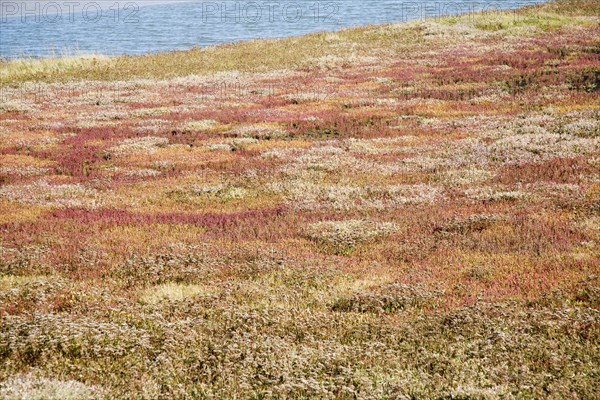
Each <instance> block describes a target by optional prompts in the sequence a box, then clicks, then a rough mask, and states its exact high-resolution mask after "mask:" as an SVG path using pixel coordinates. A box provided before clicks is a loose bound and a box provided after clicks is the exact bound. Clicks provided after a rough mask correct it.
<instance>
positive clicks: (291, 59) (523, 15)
mask: <svg viewBox="0 0 600 400" xmlns="http://www.w3.org/2000/svg"><path fill="white" fill-rule="evenodd" d="M598 9H599V5H598V2H596V1H594V0H566V1H559V2H552V3H550V4H545V5H540V6H534V7H528V8H524V9H521V10H519V11H518V12H516V13H515V12H500V13H497V12H493V13H488V16H485V15H480V16H478V17H476V18H473V17H472V16H466V17H462V18H445V19H443V20H442V21H441V22H442V23H455V22H459V23H463V24H466V25H471V26H475V27H478V28H484V29H492V30H511V29H514V28H518V27H541V28H543V29H559V28H560V27H561V26H565V25H573V24H584V25H585V24H586V20H585V19H581V18H579V17H580V16H597V15H598V13H599V11H598ZM589 23H592V22H589ZM419 26H420V24H419V23H412V24H407V25H406V26H405V27H403V28H402V29H399V30H395V31H394V33H393V34H390V33H389V32H386V31H385V29H381V28H380V27H366V28H355V29H346V30H343V31H341V32H340V34H339V35H338V37H339V39H340V40H341V42H340V41H335V42H331V41H328V40H327V38H328V34H327V33H318V34H312V35H306V36H302V37H294V38H288V39H278V40H255V41H248V42H243V43H239V44H229V45H222V46H217V47H209V48H204V49H192V50H189V51H177V52H170V53H161V54H156V55H146V56H133V57H131V56H123V57H117V58H106V57H101V56H98V57H93V56H92V57H73V58H63V59H61V58H59V59H47V60H42V61H12V62H8V63H5V64H4V65H2V69H1V70H0V85H6V84H14V83H19V82H24V81H41V82H66V81H73V80H81V79H84V80H128V79H164V78H173V77H177V76H187V75H193V74H194V75H201V74H210V73H215V72H224V71H241V72H264V71H271V70H277V69H286V68H311V67H314V65H312V64H311V63H310V62H309V61H307V60H310V59H312V58H315V57H318V56H323V55H332V56H340V57H344V56H348V55H349V53H353V54H373V52H375V53H377V52H378V50H381V49H386V50H388V51H401V50H405V49H406V48H407V47H410V46H411V45H416V46H418V45H419V43H421V42H422V39H423V37H422V34H421V33H420V32H421V30H420V28H419Z"/></svg>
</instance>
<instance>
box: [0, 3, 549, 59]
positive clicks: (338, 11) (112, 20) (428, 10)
mask: <svg viewBox="0 0 600 400" xmlns="http://www.w3.org/2000/svg"><path fill="white" fill-rule="evenodd" d="M541 1H542V0H523V1H513V0H498V1H495V2H489V1H479V2H472V1H452V2H434V1H412V2H403V1H399V0H331V1H330V0H323V1H320V0H294V1H285V0H272V1H271V0H264V1H263V0H256V1H247V0H239V1H232V0H219V1H203V0H191V1H168V0H158V1H151V0H138V1H115V0H110V1H108V0H96V1H87V0H85V1H81V0H79V1H77V0H65V1H61V0H56V1H46V0H43V1H34V0H25V2H23V0H15V1H9V0H0V57H2V58H7V59H12V58H21V57H47V56H56V55H77V54H106V55H117V54H143V53H148V52H160V51H169V50H183V49H189V48H191V47H193V46H208V45H215V44H221V43H227V42H236V41H241V40H248V39H258V38H274V37H287V36H295V35H302V34H305V33H310V32H318V31H333V30H338V29H341V28H344V27H351V26H359V25H366V24H380V23H388V22H405V21H412V20H418V19H424V18H435V17H439V16H443V15H450V14H461V13H465V12H473V11H481V10H484V9H487V10H491V9H493V10H496V9H512V8H518V7H521V6H524V5H528V4H533V3H539V2H541Z"/></svg>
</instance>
